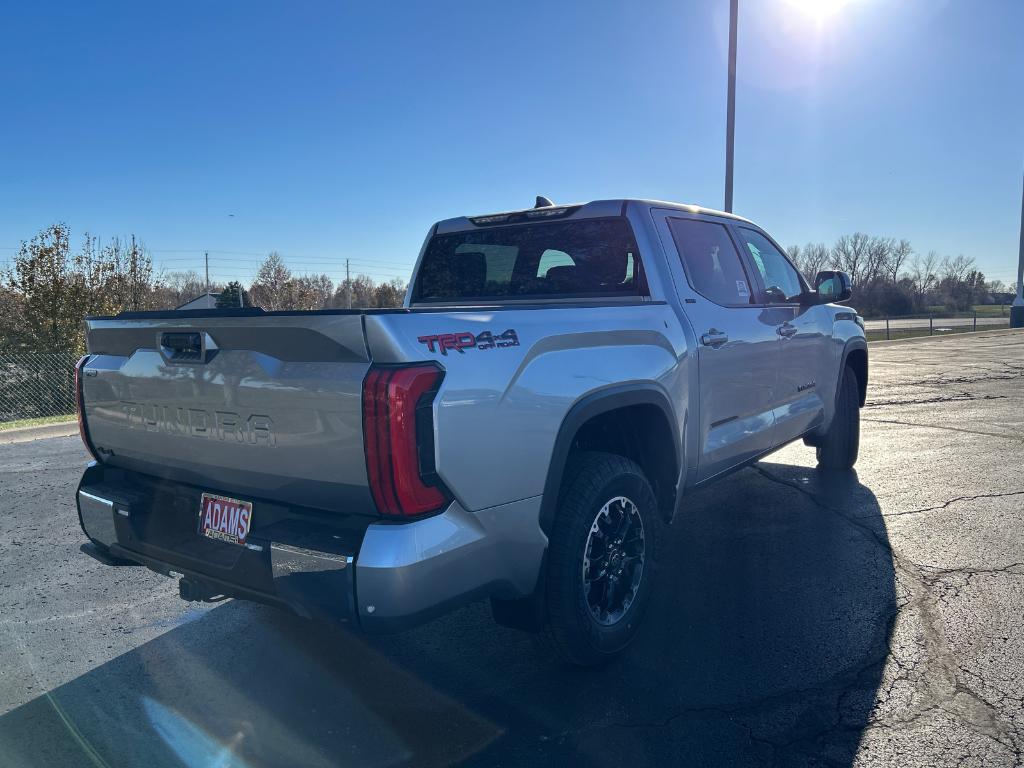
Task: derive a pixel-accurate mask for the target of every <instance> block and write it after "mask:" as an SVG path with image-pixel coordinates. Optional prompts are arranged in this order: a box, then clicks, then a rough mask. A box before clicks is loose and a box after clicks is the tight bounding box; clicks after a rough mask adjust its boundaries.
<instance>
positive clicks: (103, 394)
mask: <svg viewBox="0 0 1024 768" xmlns="http://www.w3.org/2000/svg"><path fill="white" fill-rule="evenodd" d="M180 314H181V317H178V316H175V315H174V313H167V314H161V315H158V316H154V317H128V318H123V317H118V318H90V319H89V320H87V331H88V350H89V354H90V355H91V357H90V359H89V360H88V362H87V363H86V364H85V366H84V369H83V376H82V388H83V402H84V409H85V422H86V425H87V430H88V435H89V439H90V441H91V443H92V445H93V447H94V448H95V450H96V451H97V453H98V455H99V456H100V458H101V459H102V460H103V461H104V463H106V464H107V465H108V466H113V467H121V468H124V469H128V470H133V471H138V472H142V473H145V474H148V475H154V476H157V477H162V478H166V479H168V480H173V481H177V482H184V483H190V484H193V485H197V486H200V487H203V488H209V489H210V490H213V491H217V492H222V493H227V494H232V495H237V496H238V497H239V498H242V499H253V498H255V499H266V500H272V501H276V502H281V503H284V504H289V505H296V506H303V507H314V508H319V509H324V510H331V511H338V512H346V513H349V512H351V513H366V514H374V506H373V501H372V499H371V496H370V493H369V490H368V488H367V479H366V464H365V458H364V454H363V436H362V416H361V388H362V381H363V378H364V376H365V374H366V371H367V369H368V368H369V365H370V361H369V354H368V351H367V347H366V341H365V335H364V331H363V318H362V316H361V315H360V314H358V313H337V314H335V313H322V314H321V313H318V314H300V313H297V314H292V315H247V314H244V313H236V314H224V315H220V314H216V315H215V314H212V313H211V314H208V315H202V316H189V313H180Z"/></svg>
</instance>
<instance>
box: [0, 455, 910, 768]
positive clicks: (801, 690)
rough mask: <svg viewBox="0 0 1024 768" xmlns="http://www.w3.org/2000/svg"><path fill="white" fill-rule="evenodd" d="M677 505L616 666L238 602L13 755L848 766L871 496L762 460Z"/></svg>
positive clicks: (26, 720)
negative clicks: (567, 663) (579, 665)
mask: <svg viewBox="0 0 1024 768" xmlns="http://www.w3.org/2000/svg"><path fill="white" fill-rule="evenodd" d="M686 510H687V511H686V513H685V514H684V515H683V517H682V518H681V519H679V520H677V521H676V522H675V523H674V524H673V526H672V527H671V528H670V529H668V530H667V534H666V536H665V539H664V541H665V546H664V547H663V549H662V557H661V562H660V570H661V581H660V592H659V594H658V596H657V598H656V600H655V601H654V603H653V604H652V606H651V611H650V613H649V614H648V616H647V618H646V620H645V628H644V631H643V632H642V633H641V635H640V637H639V639H638V641H637V642H636V644H635V645H634V646H633V647H632V648H631V649H630V651H629V652H628V653H627V654H626V655H625V656H624V657H622V658H620V659H618V660H616V661H614V662H613V663H611V664H609V665H608V666H606V667H604V668H601V669H597V670H575V669H567V668H565V667H562V666H559V665H557V664H555V663H554V662H551V661H549V660H548V658H547V657H546V656H544V655H543V654H541V653H539V652H538V651H537V650H536V648H535V647H534V644H533V642H532V641H531V639H530V638H529V636H527V635H523V634H520V633H517V632H514V631H511V630H506V629H503V628H501V627H498V626H496V625H494V624H493V623H492V622H491V621H490V617H489V615H488V609H487V608H486V606H485V605H482V604H481V605H474V606H469V607H467V608H465V609H463V610H461V611H459V612H457V613H455V614H452V615H451V616H448V617H445V618H443V619H441V620H438V621H435V622H433V623H431V624H429V625H426V626H424V627H421V628H419V629H416V630H414V631H412V632H408V633H405V634H402V635H395V636H386V637H363V636H359V635H354V634H349V633H345V632H341V631H337V630H333V629H330V628H327V627H322V626H318V625H314V624H310V623H307V622H304V621H302V620H300V619H297V618H294V617H292V616H290V615H288V614H286V613H283V612H277V611H275V610H273V609H270V608H265V607H261V606H256V605H250V604H245V603H238V602H229V603H227V604H224V605H222V606H219V607H217V608H214V609H212V610H208V611H202V612H195V614H194V615H196V616H198V618H196V619H195V620H194V621H190V622H187V623H183V624H181V625H180V626H177V627H175V628H173V629H170V630H169V631H167V632H166V633H165V634H163V635H161V636H160V637H158V638H156V639H154V640H152V641H150V642H148V643H145V644H144V645H141V646H139V647H138V648H136V649H135V650H133V651H131V652H129V653H126V654H124V655H122V656H120V657H118V658H116V659H113V660H112V661H110V662H108V663H106V664H103V665H101V666H99V667H97V668H95V669H93V670H92V671H90V672H88V673H87V674H85V675H82V676H81V677H79V678H77V679H75V680H73V681H71V682H69V683H67V684H64V685H62V686H60V687H58V688H56V689H54V690H52V691H50V692H49V693H47V694H44V695H42V696H40V697H38V698H36V699H34V700H32V701H31V702H29V703H27V704H25V705H23V706H21V707H19V708H17V709H15V710H13V711H11V712H9V713H7V714H6V715H4V716H2V717H0V764H3V765H5V766H18V765H79V764H96V765H110V766H119V765H139V764H145V765H147V766H164V765H166V766H180V765H183V764H184V765H188V766H198V765H210V764H217V765H239V766H279V765H303V766H315V765H352V766H371V765H394V764H414V765H444V764H449V763H452V762H466V763H470V764H481V765H492V764H496V763H501V764H516V765H518V764H538V765H539V764H550V763H554V762H557V763H559V764H569V763H570V762H571V764H573V765H598V766H621V765H629V766H630V767H631V768H636V767H638V766H647V765H666V764H670V765H723V766H740V765H760V764H765V763H774V764H807V763H817V762H819V761H823V762H827V763H828V764H831V765H836V764H838V765H843V764H850V763H851V762H852V759H853V755H854V753H855V751H856V748H857V744H858V743H859V740H860V736H861V734H862V732H863V729H864V727H865V725H866V724H867V722H868V719H869V717H870V713H871V711H872V708H873V705H874V702H875V698H876V695H877V688H878V685H879V681H880V679H881V673H882V667H883V664H884V661H885V658H886V655H887V652H888V639H889V634H890V631H891V624H892V620H893V617H894V616H895V613H896V598H895V583H894V571H893V565H892V560H891V557H890V553H889V550H888V544H887V539H886V534H885V526H884V523H883V522H882V518H881V513H880V510H879V508H878V504H877V502H876V501H875V498H874V495H873V494H872V493H871V492H870V490H868V489H867V488H866V487H864V486H863V485H861V484H860V483H858V482H857V479H856V475H855V474H854V473H841V474H835V475H833V474H829V473H819V472H817V471H816V470H811V469H807V468H805V467H798V466H788V465H781V464H770V463H761V464H758V465H756V466H755V467H753V468H749V469H746V470H743V471H742V472H739V473H737V474H736V475H734V476H733V477H732V478H730V479H728V480H726V481H725V482H721V483H718V484H716V485H714V486H712V487H709V488H707V489H706V490H703V491H701V492H699V493H696V494H694V495H693V497H692V498H691V499H690V500H689V503H688V504H687V506H686Z"/></svg>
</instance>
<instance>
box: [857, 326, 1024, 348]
mask: <svg viewBox="0 0 1024 768" xmlns="http://www.w3.org/2000/svg"><path fill="white" fill-rule="evenodd" d="M1021 330H1022V329H1020V328H989V329H988V330H985V331H957V332H955V333H943V334H936V335H934V336H911V337H909V338H906V339H889V340H888V341H887V340H886V339H879V340H878V341H869V342H868V344H870V345H871V346H876V345H879V344H906V343H907V342H911V341H946V340H949V339H956V338H959V337H961V336H979V335H981V334H983V333H984V334H988V335H996V336H1006V335H1009V334H1011V333H1020V332H1021Z"/></svg>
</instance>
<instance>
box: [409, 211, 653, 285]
mask: <svg viewBox="0 0 1024 768" xmlns="http://www.w3.org/2000/svg"><path fill="white" fill-rule="evenodd" d="M643 282H644V281H643V275H642V273H641V266H640V258H639V254H638V253H637V247H636V242H635V241H634V239H633V232H632V230H631V229H630V226H629V223H628V222H627V221H626V220H625V219H623V218H608V219H583V220H580V221H558V222H541V223H536V224H518V225H513V226H504V227H486V228H483V227H481V228H480V229H474V230H468V231H465V232H454V233H451V234H447V235H435V236H434V237H433V238H432V239H431V241H430V243H429V244H428V245H427V250H426V252H425V254H424V256H423V264H422V266H421V267H420V271H419V276H418V277H417V279H416V289H415V291H414V292H413V301H415V302H431V301H444V302H448V301H463V300H479V299H484V300H487V299H491V300H502V299H529V298H535V297H540V298H555V297H557V298H577V297H579V298H585V297H590V296H630V295H641V294H643V293H646V288H645V286H644V285H643Z"/></svg>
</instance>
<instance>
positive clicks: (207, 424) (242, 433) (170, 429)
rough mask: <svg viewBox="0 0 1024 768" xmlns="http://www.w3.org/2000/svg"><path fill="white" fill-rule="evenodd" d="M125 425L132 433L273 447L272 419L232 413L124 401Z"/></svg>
mask: <svg viewBox="0 0 1024 768" xmlns="http://www.w3.org/2000/svg"><path fill="white" fill-rule="evenodd" d="M121 410H122V411H123V412H124V418H125V424H127V425H128V428H129V429H144V430H146V431H147V432H163V433H165V434H168V435H183V436H187V437H206V438H210V439H212V440H225V441H232V442H236V443H247V444H249V445H268V446H273V445H275V444H276V442H277V440H276V438H275V436H274V422H273V420H271V418H270V417H269V416H260V415H258V414H255V413H254V414H252V415H251V416H247V417H243V416H242V415H241V414H238V413H232V412H231V411H204V410H202V409H200V408H181V407H179V406H175V405H159V404H157V403H132V402H128V401H127V400H122V401H121Z"/></svg>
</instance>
